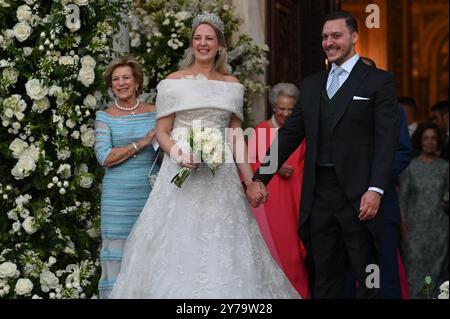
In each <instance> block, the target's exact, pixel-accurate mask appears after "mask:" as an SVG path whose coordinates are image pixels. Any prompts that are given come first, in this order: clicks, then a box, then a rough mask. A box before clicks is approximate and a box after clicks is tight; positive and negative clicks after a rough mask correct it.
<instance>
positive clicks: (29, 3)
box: [25, 0, 35, 6]
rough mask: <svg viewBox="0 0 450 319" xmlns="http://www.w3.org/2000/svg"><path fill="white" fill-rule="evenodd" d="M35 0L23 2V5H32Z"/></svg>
mask: <svg viewBox="0 0 450 319" xmlns="http://www.w3.org/2000/svg"><path fill="white" fill-rule="evenodd" d="M34 1H35V0H25V3H26V4H28V5H29V6H31V5H33V4H34Z"/></svg>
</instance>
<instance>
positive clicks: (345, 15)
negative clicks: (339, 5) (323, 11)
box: [323, 11, 358, 33]
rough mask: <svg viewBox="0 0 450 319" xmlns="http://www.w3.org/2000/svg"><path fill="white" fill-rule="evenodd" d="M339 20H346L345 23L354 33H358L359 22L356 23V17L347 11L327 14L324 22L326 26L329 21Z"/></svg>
mask: <svg viewBox="0 0 450 319" xmlns="http://www.w3.org/2000/svg"><path fill="white" fill-rule="evenodd" d="M339 19H345V23H346V24H347V27H348V28H349V29H350V31H351V32H352V33H353V32H358V22H357V21H356V19H355V17H354V16H352V15H351V14H350V13H349V12H347V11H335V12H331V13H329V14H327V15H326V16H325V18H324V20H323V24H325V22H327V21H333V20H339Z"/></svg>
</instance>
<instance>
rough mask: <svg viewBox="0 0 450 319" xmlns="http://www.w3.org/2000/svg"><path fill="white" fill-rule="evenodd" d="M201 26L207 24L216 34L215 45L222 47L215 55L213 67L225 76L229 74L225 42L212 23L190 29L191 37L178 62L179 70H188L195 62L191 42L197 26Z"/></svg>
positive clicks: (218, 29) (205, 22)
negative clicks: (181, 58)
mask: <svg viewBox="0 0 450 319" xmlns="http://www.w3.org/2000/svg"><path fill="white" fill-rule="evenodd" d="M202 24H207V25H209V26H210V27H211V28H213V29H214V31H215V32H216V37H217V43H218V44H219V46H221V47H222V49H221V50H220V51H219V52H218V53H217V55H216V63H215V65H214V67H215V69H216V71H217V72H219V73H221V74H225V75H229V74H231V67H230V65H229V64H228V63H227V59H228V54H227V44H226V41H225V35H224V34H223V32H222V31H221V30H220V28H219V27H218V26H216V25H214V23H212V22H209V21H204V22H201V23H200V24H198V25H197V26H196V27H195V28H193V29H192V32H191V36H190V38H189V41H190V43H189V48H187V49H186V51H185V53H184V58H183V60H181V62H180V69H185V68H188V67H190V66H191V65H193V64H194V62H195V56H194V51H193V50H192V42H193V39H194V35H195V30H197V28H198V26H199V25H202Z"/></svg>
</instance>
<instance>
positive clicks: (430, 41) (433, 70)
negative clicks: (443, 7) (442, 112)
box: [420, 15, 449, 107]
mask: <svg viewBox="0 0 450 319" xmlns="http://www.w3.org/2000/svg"><path fill="white" fill-rule="evenodd" d="M448 28H449V23H448V16H446V15H441V16H439V17H438V18H436V19H434V20H433V21H432V22H431V23H429V24H428V26H427V28H426V29H425V32H423V36H422V40H423V41H421V42H420V43H422V46H421V47H422V48H423V51H422V54H421V59H420V69H421V73H422V74H426V77H427V79H428V83H429V85H428V105H429V106H430V107H431V106H432V105H433V104H434V103H436V102H437V101H438V100H439V92H440V91H441V90H440V87H442V86H444V87H445V86H447V87H448V83H447V85H446V84H445V83H441V81H440V74H441V72H440V70H441V68H440V62H441V61H440V58H439V56H440V50H441V49H442V47H443V46H444V45H445V42H446V41H447V42H448V38H449V29H448Z"/></svg>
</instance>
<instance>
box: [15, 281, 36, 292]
mask: <svg viewBox="0 0 450 319" xmlns="http://www.w3.org/2000/svg"><path fill="white" fill-rule="evenodd" d="M32 290H33V283H32V282H31V280H30V279H28V278H20V279H19V280H17V282H16V288H14V292H15V293H16V294H17V295H19V296H23V295H28V294H29V293H30V292H31V291H32Z"/></svg>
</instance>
